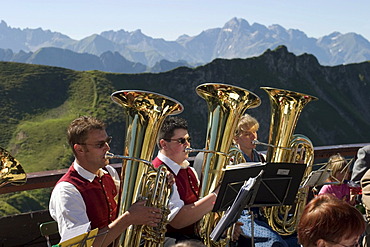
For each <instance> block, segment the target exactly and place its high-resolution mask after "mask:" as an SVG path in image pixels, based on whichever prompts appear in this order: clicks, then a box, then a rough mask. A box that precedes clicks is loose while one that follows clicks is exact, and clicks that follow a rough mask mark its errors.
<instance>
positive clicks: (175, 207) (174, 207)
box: [157, 151, 199, 221]
mask: <svg viewBox="0 0 370 247" xmlns="http://www.w3.org/2000/svg"><path fill="white" fill-rule="evenodd" d="M157 157H158V159H160V160H161V161H162V162H163V163H165V164H166V165H167V166H168V167H169V168H170V169H171V170H172V171H173V173H174V174H175V175H176V176H177V174H178V173H179V171H180V169H186V168H187V167H188V166H189V165H190V164H189V161H187V160H185V161H184V162H183V163H182V164H181V165H179V164H177V163H176V162H174V161H173V160H171V159H170V158H168V157H167V156H165V155H164V154H162V153H161V152H160V151H159V152H158V155H157ZM190 169H192V171H193V172H194V174H195V176H196V178H197V180H198V183H199V179H198V175H197V172H196V171H195V169H194V168H193V167H190ZM183 206H184V201H183V200H181V199H180V194H179V192H178V190H177V186H176V182H175V183H174V185H173V187H172V193H171V196H170V200H169V203H168V208H169V210H170V211H171V212H170V214H169V215H168V220H169V221H172V219H173V218H174V217H175V216H176V215H177V213H178V212H179V211H180V209H181V208H182V207H183Z"/></svg>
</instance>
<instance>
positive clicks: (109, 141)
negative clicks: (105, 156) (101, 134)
mask: <svg viewBox="0 0 370 247" xmlns="http://www.w3.org/2000/svg"><path fill="white" fill-rule="evenodd" d="M111 141H112V137H111V136H108V137H107V139H106V140H105V141H101V142H98V143H95V144H91V143H77V144H79V145H90V146H94V147H95V148H98V149H100V148H103V147H105V145H106V144H108V145H109V144H110V143H111Z"/></svg>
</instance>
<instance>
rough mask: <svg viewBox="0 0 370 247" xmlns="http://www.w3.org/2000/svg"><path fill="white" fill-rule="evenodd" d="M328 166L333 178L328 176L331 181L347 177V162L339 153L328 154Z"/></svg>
mask: <svg viewBox="0 0 370 247" xmlns="http://www.w3.org/2000/svg"><path fill="white" fill-rule="evenodd" d="M328 166H329V168H330V169H331V174H332V176H333V177H334V178H329V180H330V181H331V182H336V180H338V181H340V182H342V181H343V179H348V170H349V166H348V162H347V160H346V159H345V158H344V157H342V156H341V155H340V154H335V155H332V156H330V158H329V161H328Z"/></svg>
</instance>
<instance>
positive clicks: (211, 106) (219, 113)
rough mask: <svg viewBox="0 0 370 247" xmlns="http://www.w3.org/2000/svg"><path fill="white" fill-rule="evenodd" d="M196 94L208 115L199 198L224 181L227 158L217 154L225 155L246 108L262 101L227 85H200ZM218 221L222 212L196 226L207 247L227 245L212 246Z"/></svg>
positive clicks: (207, 215)
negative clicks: (205, 107)
mask: <svg viewBox="0 0 370 247" xmlns="http://www.w3.org/2000/svg"><path fill="white" fill-rule="evenodd" d="M196 92H197V94H198V95H199V96H201V97H202V98H204V99H205V101H206V102H207V104H208V111H209V115H208V126H207V137H206V143H205V150H207V151H206V154H205V155H204V159H203V164H202V177H201V183H200V188H199V194H200V195H199V196H200V198H202V197H204V196H206V195H208V194H209V193H211V192H212V191H213V190H215V189H216V187H217V186H218V185H219V182H220V180H221V179H222V177H223V174H224V172H223V168H225V167H226V165H228V163H229V156H228V155H220V154H228V152H229V150H230V147H231V144H232V139H233V136H234V132H235V129H236V127H237V124H238V122H239V119H240V117H241V116H242V115H243V113H244V112H245V110H247V109H248V108H255V107H257V106H259V105H260V104H261V100H260V98H259V97H258V96H257V95H255V94H253V93H252V92H250V91H248V90H246V89H243V88H240V87H236V86H232V85H227V84H216V83H205V84H202V85H199V86H198V87H197V88H196ZM221 217H222V213H221V212H210V213H208V214H206V215H205V216H204V217H203V218H202V219H201V221H200V223H199V235H200V237H201V238H202V239H203V241H204V243H205V244H206V245H207V246H224V245H226V244H227V242H228V241H229V238H226V239H224V240H221V241H219V242H214V241H212V240H211V238H210V235H211V232H212V231H213V229H214V227H215V226H216V224H217V222H218V221H219V220H220V218H221ZM229 237H230V236H229Z"/></svg>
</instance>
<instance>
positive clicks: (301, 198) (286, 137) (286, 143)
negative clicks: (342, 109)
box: [257, 87, 317, 235]
mask: <svg viewBox="0 0 370 247" xmlns="http://www.w3.org/2000/svg"><path fill="white" fill-rule="evenodd" d="M261 88H262V89H263V90H265V91H266V92H267V94H268V96H269V99H270V103H271V121H270V132H269V141H268V145H267V146H268V148H267V154H266V161H267V162H272V163H279V162H288V163H299V162H303V163H304V164H307V168H306V170H305V173H304V175H303V179H302V182H303V181H304V180H305V179H306V178H307V176H308V175H309V174H310V172H311V170H312V164H313V159H314V154H313V145H312V143H311V141H310V140H309V139H308V138H307V137H305V136H303V135H298V134H295V135H293V132H294V129H295V127H296V124H297V120H298V118H299V116H300V114H301V112H302V109H303V108H304V107H305V106H306V105H307V104H308V103H309V102H310V101H313V100H317V98H316V97H314V96H310V95H306V94H302V93H297V92H293V91H288V90H283V89H276V88H270V87H261ZM257 143H258V142H257ZM308 189H309V188H308V187H306V188H301V189H299V190H298V193H297V195H296V200H295V205H294V207H293V206H288V205H283V206H272V207H264V208H261V211H262V214H263V215H264V216H265V217H266V219H267V221H268V224H269V225H270V226H271V227H272V229H273V230H274V231H276V232H277V233H279V234H280V235H291V234H293V233H294V232H295V231H296V225H297V223H298V221H299V219H300V217H301V215H302V212H303V209H304V207H305V205H306V201H307V195H308Z"/></svg>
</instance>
